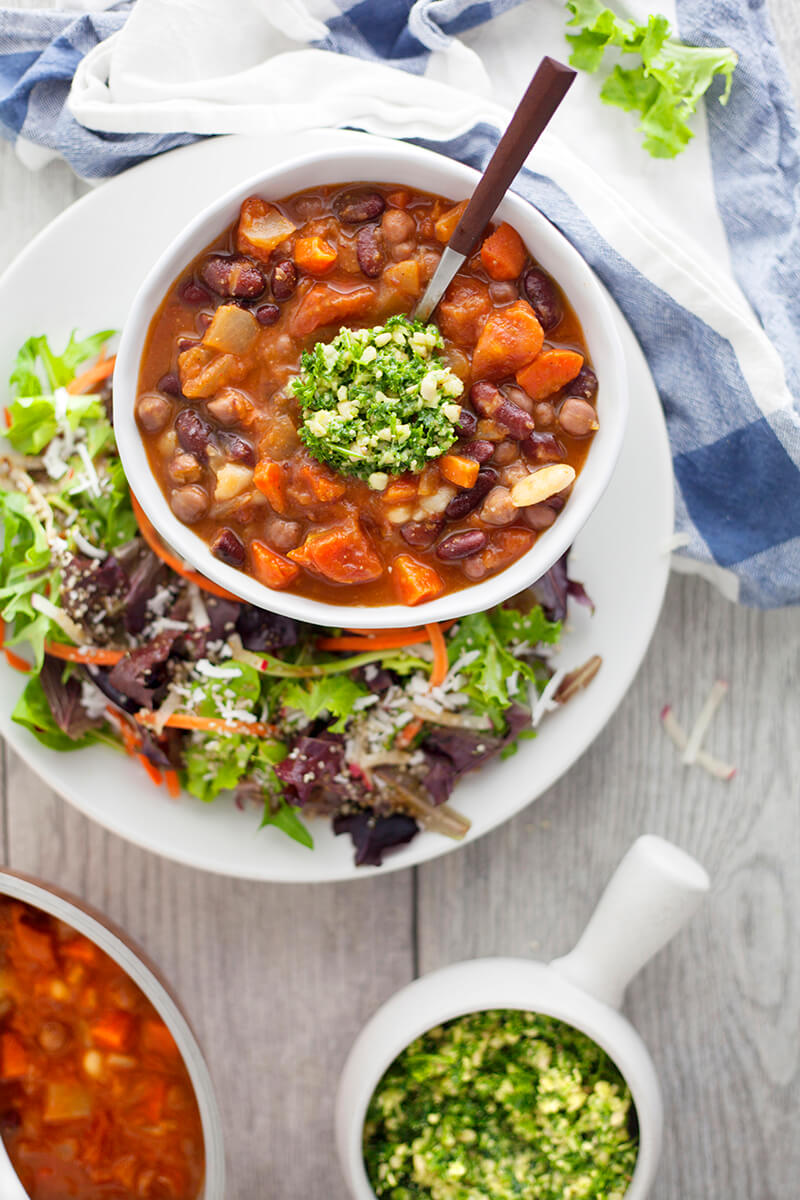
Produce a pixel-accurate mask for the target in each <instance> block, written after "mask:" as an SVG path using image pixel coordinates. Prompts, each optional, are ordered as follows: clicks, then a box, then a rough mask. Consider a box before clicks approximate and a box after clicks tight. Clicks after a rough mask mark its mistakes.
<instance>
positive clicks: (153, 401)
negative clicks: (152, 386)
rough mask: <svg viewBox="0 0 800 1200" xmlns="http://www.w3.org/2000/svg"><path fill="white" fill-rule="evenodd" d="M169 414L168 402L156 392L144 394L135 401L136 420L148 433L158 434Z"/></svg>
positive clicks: (170, 406) (170, 410) (169, 405)
mask: <svg viewBox="0 0 800 1200" xmlns="http://www.w3.org/2000/svg"><path fill="white" fill-rule="evenodd" d="M171 412H172V405H171V404H170V402H169V400H167V398H166V397H165V396H162V395H160V394H159V393H158V392H145V394H144V395H143V396H140V397H139V399H138V400H137V401H136V419H137V421H138V422H139V424H140V425H141V427H142V429H146V430H147V432H148V433H160V432H161V430H162V429H163V428H164V426H165V425H166V423H167V421H168V420H169V416H170V413H171Z"/></svg>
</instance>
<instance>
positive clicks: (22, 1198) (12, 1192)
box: [0, 1138, 30, 1200]
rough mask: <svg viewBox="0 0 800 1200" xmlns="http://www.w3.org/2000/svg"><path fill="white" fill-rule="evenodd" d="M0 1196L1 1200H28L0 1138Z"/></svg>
mask: <svg viewBox="0 0 800 1200" xmlns="http://www.w3.org/2000/svg"><path fill="white" fill-rule="evenodd" d="M0 1196H2V1197H3V1200H30V1198H29V1196H28V1193H27V1192H26V1191H25V1188H24V1187H23V1186H22V1184H21V1183H20V1181H19V1175H18V1174H17V1172H16V1171H15V1170H14V1168H13V1167H12V1165H11V1159H10V1158H9V1157H8V1151H7V1150H6V1147H5V1142H4V1141H3V1139H2V1138H0Z"/></svg>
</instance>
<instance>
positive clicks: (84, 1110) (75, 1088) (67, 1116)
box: [42, 1080, 92, 1157]
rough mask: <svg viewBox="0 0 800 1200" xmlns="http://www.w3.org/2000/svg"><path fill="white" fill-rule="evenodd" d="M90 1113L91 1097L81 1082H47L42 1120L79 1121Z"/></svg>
mask: <svg viewBox="0 0 800 1200" xmlns="http://www.w3.org/2000/svg"><path fill="white" fill-rule="evenodd" d="M91 1113H92V1097H91V1095H90V1093H89V1090H88V1089H87V1088H86V1087H84V1085H83V1084H82V1083H79V1082H78V1081H77V1080H67V1081H65V1082H64V1083H58V1082H50V1083H48V1085H47V1091H46V1093H45V1105H44V1112H43V1113H42V1120H43V1121H47V1122H48V1123H49V1122H56V1121H79V1120H81V1119H82V1118H84V1117H89V1116H91ZM84 1157H85V1156H84Z"/></svg>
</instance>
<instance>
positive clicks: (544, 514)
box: [522, 501, 556, 532]
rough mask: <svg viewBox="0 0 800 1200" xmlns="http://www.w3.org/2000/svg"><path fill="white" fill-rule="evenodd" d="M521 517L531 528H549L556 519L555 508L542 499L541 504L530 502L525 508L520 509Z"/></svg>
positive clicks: (539, 529) (537, 529) (538, 529)
mask: <svg viewBox="0 0 800 1200" xmlns="http://www.w3.org/2000/svg"><path fill="white" fill-rule="evenodd" d="M522 519H523V520H524V521H525V522H526V523H527V524H528V525H530V527H531V529H535V530H536V531H537V532H541V530H542V529H549V528H550V526H551V525H552V524H553V521H555V519H556V510H555V509H554V508H553V506H552V504H549V503H548V502H547V501H543V502H542V503H541V504H530V505H528V507H527V508H523V509H522Z"/></svg>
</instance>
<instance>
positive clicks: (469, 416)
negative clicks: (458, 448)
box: [455, 408, 478, 437]
mask: <svg viewBox="0 0 800 1200" xmlns="http://www.w3.org/2000/svg"><path fill="white" fill-rule="evenodd" d="M455 427H456V429H457V431H458V433H459V434H460V435H461V437H472V435H473V434H474V433H475V430H476V429H477V428H478V418H477V417H476V416H475V413H471V412H470V411H469V409H468V408H462V409H461V412H460V413H459V414H458V420H457V421H456V423H455Z"/></svg>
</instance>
